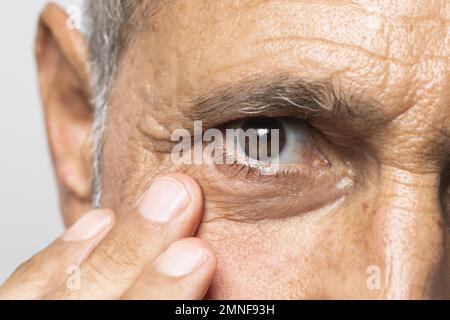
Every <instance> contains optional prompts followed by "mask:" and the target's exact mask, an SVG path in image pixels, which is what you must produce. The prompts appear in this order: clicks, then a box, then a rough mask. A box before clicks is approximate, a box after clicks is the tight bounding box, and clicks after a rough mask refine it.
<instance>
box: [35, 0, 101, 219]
mask: <svg viewBox="0 0 450 320" xmlns="http://www.w3.org/2000/svg"><path fill="white" fill-rule="evenodd" d="M67 19H68V16H67V14H66V13H65V12H64V10H62V9H61V8H60V7H58V6H56V5H48V6H47V7H46V8H45V9H44V11H43V13H42V15H41V17H40V20H39V27H38V33H37V38H36V61H37V65H38V72H39V83H40V91H41V97H42V103H43V107H44V114H45V121H46V129H47V135H48V142H49V146H50V150H51V155H52V160H53V164H54V168H55V174H56V178H57V181H58V187H59V191H60V198H61V209H62V211H63V214H64V218H65V220H66V222H67V223H68V224H70V223H71V222H72V221H74V220H75V219H76V218H77V217H78V216H79V215H81V214H82V212H84V211H86V210H88V209H89V208H90V198H91V153H92V152H91V150H92V144H91V128H92V121H93V109H92V107H91V105H90V91H89V88H90V84H89V72H88V62H87V61H88V59H87V49H86V43H85V40H84V37H83V35H82V34H81V32H80V31H78V30H76V29H71V28H68V27H67Z"/></svg>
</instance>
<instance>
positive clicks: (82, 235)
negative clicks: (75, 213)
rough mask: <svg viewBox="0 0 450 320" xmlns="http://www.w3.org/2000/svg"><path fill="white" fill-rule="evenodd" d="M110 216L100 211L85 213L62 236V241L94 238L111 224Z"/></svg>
mask: <svg viewBox="0 0 450 320" xmlns="http://www.w3.org/2000/svg"><path fill="white" fill-rule="evenodd" d="M111 222H112V220H111V216H110V215H109V214H108V213H107V212H105V211H102V210H93V211H90V212H88V213H85V214H84V215H83V216H82V217H81V218H80V219H78V221H77V222H75V224H74V225H72V226H71V227H70V228H69V229H68V230H67V231H66V232H65V233H64V235H63V238H62V239H63V240H64V241H84V240H88V239H91V238H93V237H95V236H96V235H98V234H100V232H102V231H103V230H105V229H106V228H107V227H108V226H109V225H110V224H111Z"/></svg>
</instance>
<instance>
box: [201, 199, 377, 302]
mask: <svg viewBox="0 0 450 320" xmlns="http://www.w3.org/2000/svg"><path fill="white" fill-rule="evenodd" d="M356 207H358V206H357V205H356V204H352V205H350V206H346V208H345V209H344V208H343V207H342V208H339V209H334V210H331V208H330V211H321V212H313V213H311V214H309V215H307V216H304V217H296V218H292V219H287V220H283V221H281V220H279V221H277V220H268V221H264V222H255V223H238V222H233V221H227V220H216V221H211V222H207V223H203V224H202V225H201V227H200V229H199V232H198V236H199V237H201V238H203V239H205V240H207V241H208V242H209V243H210V244H211V245H212V246H213V249H214V251H215V253H216V256H217V260H218V266H217V271H216V274H215V278H214V281H213V284H212V286H211V288H210V291H209V292H208V295H207V298H208V299H230V298H232V299H319V298H333V297H335V298H345V297H352V296H355V293H357V294H358V296H359V297H361V298H364V297H367V298H372V297H376V295H377V292H375V291H370V290H368V289H367V285H366V281H367V276H368V275H367V272H366V271H367V268H368V267H369V266H370V265H372V264H377V263H378V260H377V257H376V255H375V254H373V253H372V251H371V249H370V241H369V240H368V238H367V234H368V233H370V232H369V230H368V229H369V228H370V227H369V223H365V222H364V221H363V220H362V219H361V218H360V217H363V216H364V215H362V214H361V212H357V211H355V210H354V209H355V208H356ZM351 209H353V210H351Z"/></svg>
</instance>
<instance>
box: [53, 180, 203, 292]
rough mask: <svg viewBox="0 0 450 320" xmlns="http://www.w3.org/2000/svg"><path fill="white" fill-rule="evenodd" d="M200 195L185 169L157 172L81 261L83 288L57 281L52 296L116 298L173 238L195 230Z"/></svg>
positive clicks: (200, 203) (188, 234)
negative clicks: (136, 202)
mask: <svg viewBox="0 0 450 320" xmlns="http://www.w3.org/2000/svg"><path fill="white" fill-rule="evenodd" d="M202 208H203V197H202V193H201V190H200V187H199V186H198V184H197V183H196V182H195V181H194V180H193V179H192V178H190V177H189V176H187V175H184V174H171V175H168V176H164V177H161V178H157V179H156V180H155V181H154V182H153V184H152V186H151V187H150V188H149V189H148V191H147V192H146V193H145V194H144V196H143V197H142V200H141V202H140V204H139V205H138V207H137V208H136V209H134V210H133V211H132V212H130V213H128V214H125V215H123V216H122V217H121V219H120V220H119V221H118V222H117V223H116V226H115V228H114V229H113V230H111V232H110V233H109V235H108V236H107V237H106V238H105V239H104V240H103V241H102V242H101V243H100V244H99V245H98V246H97V247H96V248H95V250H94V251H93V252H92V253H91V255H90V256H89V257H88V258H87V259H86V260H85V262H84V263H83V264H82V265H81V267H80V270H81V273H80V274H81V277H82V283H81V288H80V289H79V290H78V291H76V292H70V291H68V289H67V288H65V287H61V288H60V289H59V290H57V292H56V293H55V294H54V295H52V297H50V298H52V299H67V298H72V299H73V298H75V299H117V298H120V297H121V296H122V294H123V293H124V292H126V291H127V289H128V288H129V287H130V286H131V285H133V284H134V282H135V281H136V280H137V279H138V278H139V276H140V274H141V273H142V272H143V270H144V269H145V268H146V266H147V265H150V264H151V262H152V261H153V260H154V259H155V258H156V257H157V256H158V255H159V254H160V253H161V252H162V251H164V250H165V249H166V248H167V247H168V246H169V245H170V244H171V243H172V242H174V241H177V240H179V239H182V238H186V237H189V236H191V235H193V234H194V233H195V230H196V229H197V226H198V223H199V222H200V220H201V214H202Z"/></svg>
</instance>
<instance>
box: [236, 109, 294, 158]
mask: <svg viewBox="0 0 450 320" xmlns="http://www.w3.org/2000/svg"><path fill="white" fill-rule="evenodd" d="M242 129H243V130H244V132H251V131H248V130H252V131H254V132H255V133H256V137H257V144H256V145H250V141H249V139H245V141H244V143H245V148H244V149H245V155H246V156H249V157H250V156H254V155H256V156H257V160H261V159H260V156H261V155H260V148H262V143H265V142H266V141H267V147H266V154H264V153H263V154H262V156H264V155H266V156H267V157H272V132H271V130H275V129H277V130H278V132H279V142H278V150H273V151H274V152H275V153H274V155H273V156H275V155H276V154H279V152H280V150H282V149H283V147H284V145H285V143H286V134H285V132H284V129H283V125H282V123H281V122H280V121H278V120H277V119H274V118H251V119H246V120H244V122H243V124H242Z"/></svg>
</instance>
